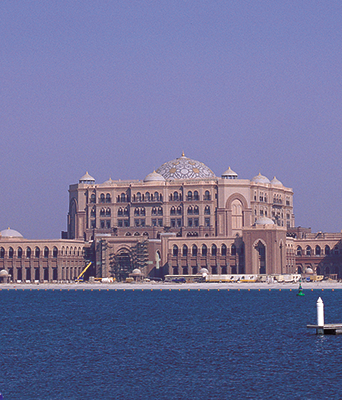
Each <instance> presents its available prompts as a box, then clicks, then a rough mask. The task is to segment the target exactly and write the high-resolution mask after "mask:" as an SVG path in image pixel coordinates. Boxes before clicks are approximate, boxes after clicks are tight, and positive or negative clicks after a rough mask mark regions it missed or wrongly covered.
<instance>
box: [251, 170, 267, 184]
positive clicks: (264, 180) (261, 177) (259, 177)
mask: <svg viewBox="0 0 342 400" xmlns="http://www.w3.org/2000/svg"><path fill="white" fill-rule="evenodd" d="M252 181H253V182H255V183H271V182H270V180H269V179H268V178H266V176H264V175H261V174H260V172H259V174H258V175H257V176H255V177H254V178H253V179H252Z"/></svg>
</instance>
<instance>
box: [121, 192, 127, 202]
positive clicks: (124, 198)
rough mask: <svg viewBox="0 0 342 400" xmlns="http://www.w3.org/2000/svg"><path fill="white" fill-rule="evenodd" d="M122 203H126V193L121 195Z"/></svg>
mask: <svg viewBox="0 0 342 400" xmlns="http://www.w3.org/2000/svg"><path fill="white" fill-rule="evenodd" d="M120 197H121V202H125V201H126V195H125V193H121V196H120Z"/></svg>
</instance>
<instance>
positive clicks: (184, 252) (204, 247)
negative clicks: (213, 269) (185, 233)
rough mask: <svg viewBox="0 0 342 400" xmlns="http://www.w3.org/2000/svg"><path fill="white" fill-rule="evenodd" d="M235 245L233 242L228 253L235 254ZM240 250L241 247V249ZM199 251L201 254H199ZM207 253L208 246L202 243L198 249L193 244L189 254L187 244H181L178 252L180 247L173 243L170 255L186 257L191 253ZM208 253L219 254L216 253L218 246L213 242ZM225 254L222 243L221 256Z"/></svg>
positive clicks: (195, 254) (196, 254) (203, 254)
mask: <svg viewBox="0 0 342 400" xmlns="http://www.w3.org/2000/svg"><path fill="white" fill-rule="evenodd" d="M199 250H201V252H199ZM236 250H237V249H236V246H235V245H234V244H233V245H232V246H231V251H230V254H231V255H236ZM241 250H242V249H241ZM200 253H201V254H200ZM208 254H209V251H208V247H207V245H205V244H203V245H202V247H201V249H199V248H198V247H197V246H196V245H195V244H194V245H193V246H192V247H191V254H190V250H189V248H188V246H187V245H186V244H184V245H183V247H182V248H181V252H180V249H179V248H178V246H177V245H174V246H173V248H172V255H173V256H174V257H177V256H178V255H182V256H183V257H187V256H188V255H192V256H194V257H195V256H198V255H201V256H207V255H208ZM210 254H211V255H212V256H217V255H219V254H218V248H217V246H216V245H215V244H213V245H212V246H211V252H210ZM226 255H227V246H226V245H225V244H223V245H222V246H221V256H226Z"/></svg>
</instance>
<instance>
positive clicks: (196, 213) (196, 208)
mask: <svg viewBox="0 0 342 400" xmlns="http://www.w3.org/2000/svg"><path fill="white" fill-rule="evenodd" d="M194 214H195V215H199V208H198V206H195V207H194Z"/></svg>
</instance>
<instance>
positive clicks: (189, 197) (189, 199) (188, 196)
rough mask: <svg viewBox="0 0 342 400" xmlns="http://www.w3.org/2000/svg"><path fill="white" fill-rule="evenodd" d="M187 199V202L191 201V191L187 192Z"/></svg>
mask: <svg viewBox="0 0 342 400" xmlns="http://www.w3.org/2000/svg"><path fill="white" fill-rule="evenodd" d="M187 199H188V201H191V200H192V191H191V190H189V191H188V195H187Z"/></svg>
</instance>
